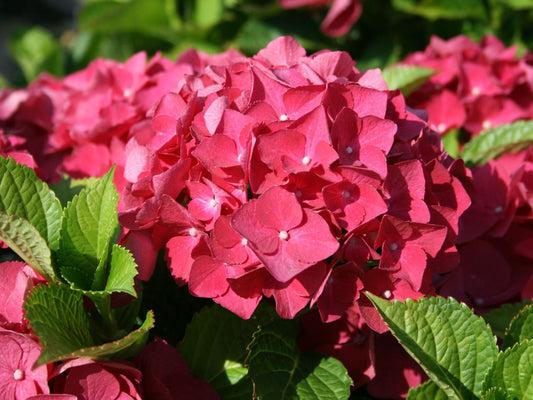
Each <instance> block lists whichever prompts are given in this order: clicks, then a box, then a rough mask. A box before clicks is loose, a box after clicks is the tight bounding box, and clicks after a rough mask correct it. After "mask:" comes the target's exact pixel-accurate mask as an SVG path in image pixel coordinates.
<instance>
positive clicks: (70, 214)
mask: <svg viewBox="0 0 533 400" xmlns="http://www.w3.org/2000/svg"><path fill="white" fill-rule="evenodd" d="M117 203H118V194H117V191H116V190H115V187H114V186H113V169H112V170H111V171H110V172H109V173H107V174H106V175H105V176H104V177H102V178H101V179H100V180H99V181H98V183H96V184H95V185H94V186H92V187H88V188H86V189H84V190H82V191H81V192H80V193H79V194H78V195H77V196H75V197H74V199H73V200H72V202H70V203H69V204H68V206H67V208H66V209H65V218H64V220H63V227H62V235H61V247H60V249H59V250H58V252H57V254H58V259H59V263H60V271H61V273H62V274H63V271H62V270H61V267H62V266H66V267H72V266H75V267H76V268H79V269H82V270H83V271H85V273H86V274H87V275H90V276H94V274H95V272H96V270H97V269H98V266H99V265H100V264H101V260H103V259H105V260H104V262H105V261H107V253H108V250H109V247H110V246H109V245H110V243H114V242H115V240H116V234H117V232H118V217H117ZM73 283H76V284H78V286H79V287H82V288H86V286H84V285H85V283H84V282H73Z"/></svg>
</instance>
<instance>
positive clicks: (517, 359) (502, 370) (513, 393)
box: [484, 340, 533, 400]
mask: <svg viewBox="0 0 533 400" xmlns="http://www.w3.org/2000/svg"><path fill="white" fill-rule="evenodd" d="M492 387H499V388H502V389H504V390H505V391H506V392H507V393H508V394H509V397H511V398H512V399H513V400H514V399H533V341H531V340H524V341H523V342H520V343H518V344H516V345H515V346H514V347H512V348H510V349H507V350H506V351H504V352H501V353H500V354H498V357H497V358H496V361H494V364H493V365H492V367H491V368H490V370H489V372H488V374H487V377H486V378H485V382H484V389H485V391H486V390H488V389H490V388H492Z"/></svg>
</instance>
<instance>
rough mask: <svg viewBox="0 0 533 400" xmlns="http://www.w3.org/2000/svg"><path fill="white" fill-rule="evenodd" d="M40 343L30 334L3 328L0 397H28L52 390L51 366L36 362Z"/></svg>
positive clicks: (15, 399)
mask: <svg viewBox="0 0 533 400" xmlns="http://www.w3.org/2000/svg"><path fill="white" fill-rule="evenodd" d="M40 355H41V346H39V345H38V344H37V343H36V342H35V341H33V340H32V339H31V338H30V337H29V336H27V335H24V334H22V333H18V332H13V331H9V330H5V329H2V328H0V397H1V398H3V399H14V400H26V399H27V398H28V397H30V396H32V395H36V394H47V393H50V389H49V388H48V366H47V365H41V366H40V367H37V368H35V369H34V368H33V365H34V364H35V362H36V361H37V359H38V358H39V356H40Z"/></svg>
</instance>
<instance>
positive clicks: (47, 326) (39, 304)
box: [24, 284, 96, 365]
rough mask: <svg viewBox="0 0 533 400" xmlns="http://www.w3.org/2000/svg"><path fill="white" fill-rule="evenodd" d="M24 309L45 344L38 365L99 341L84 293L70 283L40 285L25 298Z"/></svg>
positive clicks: (34, 329) (32, 326)
mask: <svg viewBox="0 0 533 400" xmlns="http://www.w3.org/2000/svg"><path fill="white" fill-rule="evenodd" d="M24 308H25V310H26V317H27V318H28V320H29V321H30V327H31V328H32V329H33V331H34V332H35V334H36V335H37V336H39V339H40V342H41V345H42V346H43V351H42V353H41V356H40V357H39V360H38V361H37V364H39V365H40V364H46V363H48V362H51V361H54V360H59V359H62V357H64V356H66V355H68V354H71V353H72V352H74V351H76V350H79V349H82V348H85V347H90V346H94V345H95V344H96V343H95V342H94V339H93V337H92V335H91V329H90V321H89V317H88V316H87V314H86V313H85V309H84V307H83V295H82V294H81V293H79V292H76V291H74V290H71V289H70V288H69V287H68V286H66V285H55V284H49V285H48V286H47V285H39V286H37V287H36V288H35V289H33V290H32V292H31V293H30V295H29V296H28V298H27V299H26V303H25V306H24ZM64 358H68V357H64Z"/></svg>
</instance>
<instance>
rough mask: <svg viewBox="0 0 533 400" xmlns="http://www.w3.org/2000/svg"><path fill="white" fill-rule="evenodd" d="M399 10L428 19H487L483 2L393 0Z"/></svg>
mask: <svg viewBox="0 0 533 400" xmlns="http://www.w3.org/2000/svg"><path fill="white" fill-rule="evenodd" d="M392 4H393V6H394V8H396V9H397V10H400V11H403V12H406V13H409V14H415V15H420V16H422V17H425V18H428V19H433V20H434V19H439V18H443V19H463V18H485V17H486V15H485V7H484V6H483V1H482V0H393V2H392Z"/></svg>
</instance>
